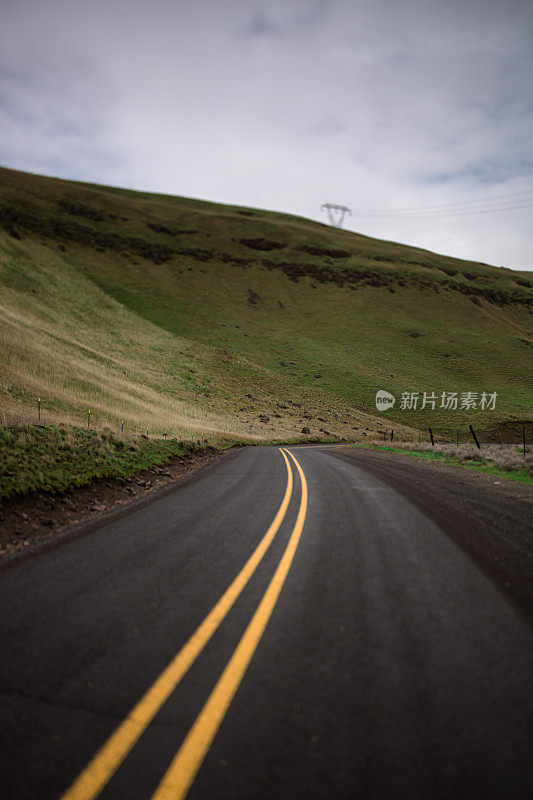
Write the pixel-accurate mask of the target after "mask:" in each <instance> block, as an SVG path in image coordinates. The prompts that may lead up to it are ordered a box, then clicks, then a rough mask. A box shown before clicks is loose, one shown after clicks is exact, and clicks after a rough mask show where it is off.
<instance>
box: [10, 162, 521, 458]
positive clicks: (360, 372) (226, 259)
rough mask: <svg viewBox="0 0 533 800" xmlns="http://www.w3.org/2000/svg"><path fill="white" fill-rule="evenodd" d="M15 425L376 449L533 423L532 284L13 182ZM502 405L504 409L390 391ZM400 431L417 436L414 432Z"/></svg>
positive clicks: (203, 215) (195, 208) (160, 199)
mask: <svg viewBox="0 0 533 800" xmlns="http://www.w3.org/2000/svg"><path fill="white" fill-rule="evenodd" d="M0 286H1V297H2V299H1V301H0V363H1V364H2V371H1V373H0V403H1V407H0V423H4V424H11V423H13V422H19V423H27V422H33V421H35V420H36V415H37V397H39V396H40V397H41V398H42V401H43V403H42V414H43V421H44V422H46V424H50V423H53V424H59V423H60V422H67V423H71V424H76V425H83V424H84V423H85V421H86V418H87V413H88V409H89V408H90V409H91V420H92V424H93V425H94V426H95V427H98V428H99V429H104V427H106V426H108V427H109V428H111V429H112V430H114V431H116V432H119V431H120V427H121V421H122V420H124V421H125V425H126V430H127V431H129V432H133V431H136V432H143V431H144V430H145V429H146V428H148V429H149V431H150V434H159V435H161V434H162V433H163V432H164V431H167V432H168V433H169V435H172V436H176V437H178V438H180V439H195V438H197V436H198V435H199V434H201V435H202V436H205V437H206V438H207V439H208V440H209V442H210V443H214V444H216V443H217V442H218V441H220V440H227V439H231V438H233V439H235V438H239V439H243V440H245V441H251V442H252V441H265V440H269V441H276V440H277V441H286V440H288V439H292V438H294V437H295V436H297V435H299V434H300V433H301V431H302V428H303V427H304V426H305V427H308V428H309V429H310V435H311V436H313V437H321V438H322V439H324V440H328V439H329V437H330V436H337V437H342V436H344V437H346V438H349V439H353V438H356V439H359V441H363V440H364V439H363V435H364V436H366V437H367V439H372V438H377V437H378V435H379V431H380V430H381V429H382V428H383V427H387V426H388V427H390V426H391V425H392V424H393V423H394V428H395V431H396V432H397V434H398V435H400V434H401V433H403V434H404V438H407V437H409V435H410V436H411V438H412V436H413V430H414V429H422V428H426V430H427V426H428V425H431V426H432V427H433V429H434V430H435V431H436V432H440V433H448V434H451V433H452V432H453V431H455V429H456V428H463V429H464V428H465V426H466V427H467V426H468V424H469V423H472V424H473V425H474V427H475V428H476V430H480V431H482V430H483V429H484V428H487V429H488V428H490V430H491V432H492V433H491V435H493V436H494V437H496V438H495V439H494V440H496V441H497V440H498V438H497V437H500V436H502V435H503V436H504V438H505V430H506V429H507V427H508V426H509V425H511V424H514V425H516V423H517V421H518V422H520V421H522V420H524V419H527V418H530V417H531V391H530V374H531V335H530V320H531V312H530V306H531V299H532V293H531V281H530V279H529V277H528V275H527V273H525V272H524V273H520V272H513V271H511V270H506V269H503V268H496V267H490V266H488V265H485V264H477V263H472V262H466V261H460V260H458V259H452V258H447V257H444V256H439V255H435V254H434V253H430V252H428V251H424V250H420V249H417V248H414V247H407V246H403V245H399V244H395V243H392V242H384V241H379V240H375V239H370V238H368V237H365V236H362V235H359V234H354V233H351V232H348V231H342V230H336V229H333V228H330V227H329V226H326V225H322V224H319V223H316V222H312V221H310V220H306V219H301V218H298V217H294V216H289V215H285V214H280V213H275V212H267V211H260V210H255V209H243V208H238V207H232V206H223V205H218V204H213V203H207V202H200V201H196V200H190V199H187V198H179V197H170V196H164V195H150V194H146V193H140V192H132V191H129V190H121V189H112V188H109V187H102V186H95V185H89V184H80V183H74V182H69V181H62V180H55V179H51V178H43V177H39V176H35V175H28V174H24V173H19V172H15V171H12V170H6V169H0ZM379 389H386V390H388V391H390V392H392V393H393V394H395V395H396V397H397V398H399V397H400V395H401V393H402V392H404V391H409V392H411V391H412V392H416V391H418V392H421V393H422V392H424V391H428V392H429V391H433V392H435V393H436V394H437V395H439V394H440V393H441V392H443V391H457V392H459V393H460V392H463V391H474V392H478V393H481V392H483V391H486V392H497V393H498V400H497V404H496V409H495V410H494V411H480V410H476V411H470V412H466V411H446V410H443V409H440V408H439V407H438V404H437V408H436V409H435V410H434V411H428V410H427V409H426V410H424V411H421V410H418V411H402V410H400V408H399V403H398V402H397V403H396V405H395V407H394V408H393V409H392V410H390V411H388V412H386V413H385V414H383V415H382V416H381V417H380V416H379V415H378V414H377V413H376V409H375V405H374V397H375V393H376V391H377V390H379ZM402 426H403V427H402Z"/></svg>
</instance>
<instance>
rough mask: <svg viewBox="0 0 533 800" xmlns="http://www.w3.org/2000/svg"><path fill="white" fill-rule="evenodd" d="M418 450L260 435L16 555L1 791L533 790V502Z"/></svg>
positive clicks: (0, 682) (220, 794) (359, 794)
mask: <svg viewBox="0 0 533 800" xmlns="http://www.w3.org/2000/svg"><path fill="white" fill-rule="evenodd" d="M417 462H418V460H417V459H414V458H408V457H402V456H392V455H386V456H385V455H382V454H380V455H379V457H373V455H372V454H371V453H367V454H366V455H365V452H363V451H355V450H348V451H347V450H345V449H342V448H332V447H330V448H328V447H290V448H285V449H281V448H247V449H243V450H240V451H236V452H235V453H233V454H231V455H230V456H229V457H225V458H223V459H222V460H221V461H220V463H219V465H218V466H217V467H216V468H215V469H211V470H210V471H208V472H207V473H206V474H205V475H203V476H202V477H201V478H200V479H198V480H197V481H195V482H194V483H192V484H189V485H187V486H185V487H181V488H180V487H177V489H176V491H175V492H173V493H171V494H168V495H167V496H165V497H163V498H161V499H159V500H157V501H155V502H154V503H152V504H150V505H148V506H146V507H145V508H142V509H139V510H137V511H135V512H134V513H131V514H129V515H123V516H121V517H117V518H116V519H115V520H114V521H112V522H110V523H109V522H108V523H107V524H106V525H105V526H104V527H102V528H100V529H98V530H96V531H93V532H92V533H90V534H88V535H85V536H81V537H78V538H73V539H72V540H70V541H67V542H65V543H63V544H62V545H61V546H58V547H57V548H55V549H52V550H49V551H47V552H43V553H40V554H37V555H35V556H33V557H31V558H29V559H27V560H25V561H23V562H21V563H16V564H14V565H12V566H11V567H9V568H4V569H3V570H2V572H1V573H0V618H1V631H2V643H3V658H2V663H1V667H0V695H1V701H2V712H1V713H2V747H1V754H0V797H2V798H3V800H26V799H28V800H29V799H30V798H31V799H32V800H34V799H35V798H38V800H47V799H48V798H54V800H59V798H62V799H63V800H82V799H83V800H89V798H95V797H100V798H103V800H111V799H112V798H113V799H114V800H117V799H119V800H121V799H122V798H125V799H126V798H127V800H137V799H138V800H141V798H142V799H143V800H167V798H174V799H176V798H182V797H188V798H191V800H226V798H228V799H230V798H231V799H232V800H233V799H235V800H237V798H238V800H267V798H268V800H300V798H301V799H302V800H303V799H305V800H319V799H320V800H324V798H335V800H339V799H341V800H344V798H346V800H348V799H349V800H352V799H353V798H361V799H362V800H366V798H372V799H373V798H379V799H380V800H381V798H387V800H388V799H389V798H409V799H410V800H417V799H418V798H420V799H422V798H424V800H425V799H426V798H427V800H438V799H439V798H446V799H447V798H450V799H451V798H453V799H454V800H460V799H461V798H464V800H477V798H479V799H480V800H481V798H482V799H483V800H496V798H497V799H498V800H503V799H504V798H505V800H513V799H514V798H524V799H525V798H531V797H532V796H533V776H532V772H533V770H532V767H531V763H532V759H531V748H530V742H531V719H532V715H531V694H532V691H531V689H532V675H533V671H532V666H533V632H532V628H531V625H530V622H528V613H530V609H529V610H528V601H529V599H530V589H529V588H528V577H529V579H530V578H531V564H532V559H531V556H532V545H531V538H530V533H531V529H530V518H529V519H528V514H529V513H530V511H531V497H530V496H529V500H528V496H527V489H524V490H522V489H520V490H518V489H515V488H513V487H511V485H510V484H511V482H509V486H508V487H507V486H505V485H503V486H502V485H494V486H493V489H491V485H492V484H494V481H492V482H491V480H490V479H488V478H486V477H485V476H481V477H479V478H478V476H471V475H468V476H467V477H465V476H466V471H464V470H455V471H454V470H451V469H444V468H441V469H439V468H433V469H431V468H430V467H429V465H427V464H420V463H417ZM502 483H503V484H506V481H502ZM528 523H529V525H528ZM528 534H529V535H528Z"/></svg>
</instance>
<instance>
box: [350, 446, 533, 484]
mask: <svg viewBox="0 0 533 800" xmlns="http://www.w3.org/2000/svg"><path fill="white" fill-rule="evenodd" d="M355 446H357V445H355ZM371 447H372V449H373V450H384V451H386V452H389V453H398V454H400V455H408V456H416V457H418V458H425V459H427V460H428V461H439V462H441V463H443V464H447V465H449V466H457V467H467V468H468V469H474V470H476V471H477V472H485V473H487V474H488V475H494V476H497V477H500V478H511V479H513V480H516V481H520V482H522V483H527V484H533V456H532V455H531V452H526V456H525V458H524V456H523V455H522V454H521V453H520V450H519V448H518V447H516V446H508V445H505V446H500V445H488V446H485V447H482V448H481V450H478V449H477V448H476V447H473V446H471V445H459V446H458V447H457V446H455V445H446V444H436V445H435V446H434V447H432V446H431V445H430V444H425V443H421V444H416V443H414V442H405V443H404V444H402V445H399V446H396V447H392V446H388V445H380V444H373V445H371Z"/></svg>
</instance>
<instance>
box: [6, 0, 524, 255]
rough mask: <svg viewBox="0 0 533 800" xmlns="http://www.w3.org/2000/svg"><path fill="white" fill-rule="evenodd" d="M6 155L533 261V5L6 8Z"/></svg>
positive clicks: (160, 2)
mask: <svg viewBox="0 0 533 800" xmlns="http://www.w3.org/2000/svg"><path fill="white" fill-rule="evenodd" d="M0 13H1V18H2V23H1V25H0V164H1V165H3V166H6V167H12V168H15V169H21V170H27V171H30V172H36V173H40V174H45V175H54V176H59V177H64V178H71V179H75V180H83V181H90V182H97V183H104V184H110V185H116V186H127V187H130V188H134V189H141V190H143V191H154V192H164V193H168V194H175V195H184V196H188V197H195V198H200V199H205V200H211V201H215V202H223V203H231V204H239V205H244V206H253V207H259V208H268V209H273V210H277V211H285V212H288V213H291V214H300V215H302V216H306V217H310V218H312V219H317V220H322V221H324V222H325V221H327V218H326V215H325V213H324V211H323V210H321V206H322V204H324V203H328V202H329V203H336V204H340V205H345V206H347V207H349V208H350V209H351V215H350V216H347V218H346V220H345V223H344V227H345V228H348V229H351V230H355V231H357V232H359V233H363V234H366V235H368V236H375V237H377V238H380V239H389V240H394V241H399V242H404V243H408V244H413V245H416V246H419V247H424V248H428V249H430V250H434V251H436V252H438V253H443V254H446V255H452V256H456V257H459V258H465V259H472V260H476V261H483V262H486V263H489V264H494V265H496V266H506V267H511V268H516V269H527V270H530V269H532V268H533V233H532V231H533V224H532V222H533V92H532V87H533V2H532V1H531V0H505V2H503V0H268V2H267V1H266V0H265V1H264V2H262V1H261V0H191V1H190V2H183V1H182V0H174V1H173V2H170V1H169V0H151V1H150V2H149V1H148V0H146V2H139V0H91V2H90V3H89V2H87V0H84V2H80V1H79V0H0Z"/></svg>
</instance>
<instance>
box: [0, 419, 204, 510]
mask: <svg viewBox="0 0 533 800" xmlns="http://www.w3.org/2000/svg"><path fill="white" fill-rule="evenodd" d="M205 447H206V445H205V444H192V443H183V442H179V441H177V440H174V439H171V440H170V441H165V440H151V439H140V438H131V437H128V438H126V439H119V438H118V437H116V436H114V435H113V434H111V433H105V432H104V433H102V432H97V431H91V430H83V429H82V428H72V427H68V426H64V427H63V426H62V427H58V426H52V425H50V426H46V427H43V428H39V427H36V426H31V425H21V426H14V427H10V428H5V427H0V502H2V501H5V500H7V499H8V498H12V497H15V496H17V495H19V496H20V495H24V494H28V493H31V492H37V491H44V492H47V493H50V494H55V493H62V492H65V491H68V490H69V489H74V488H79V487H81V486H87V485H88V484H90V483H91V482H92V481H94V480H105V479H110V478H126V477H129V476H132V475H134V474H135V473H136V472H140V471H142V470H144V469H149V468H151V467H156V466H161V465H163V464H165V463H167V462H168V461H170V460H171V459H173V458H177V457H179V456H183V455H186V454H187V453H189V452H198V451H201V450H202V449H205Z"/></svg>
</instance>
